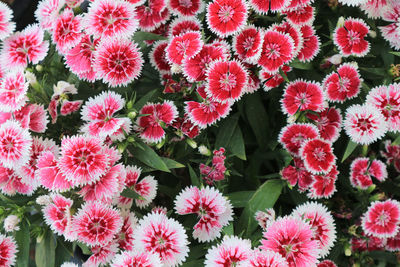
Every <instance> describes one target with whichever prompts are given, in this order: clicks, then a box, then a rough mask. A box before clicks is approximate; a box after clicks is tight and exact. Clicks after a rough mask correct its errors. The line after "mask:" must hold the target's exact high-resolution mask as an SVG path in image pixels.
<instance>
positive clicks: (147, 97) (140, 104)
mask: <svg viewBox="0 0 400 267" xmlns="http://www.w3.org/2000/svg"><path fill="white" fill-rule="evenodd" d="M156 92H157V89H154V90H151V91H150V92H148V93H147V94H145V95H144V96H142V97H141V98H140V99H139V100H138V101H137V102H135V104H133V108H134V109H136V110H140V109H141V108H142V107H143V106H144V105H146V103H147V102H149V101H150V99H151V98H152V97H153V96H154V94H155V93H156Z"/></svg>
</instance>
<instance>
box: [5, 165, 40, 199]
mask: <svg viewBox="0 0 400 267" xmlns="http://www.w3.org/2000/svg"><path fill="white" fill-rule="evenodd" d="M34 189H35V188H34V185H32V184H26V183H24V182H23V181H22V177H21V176H19V175H18V174H17V173H16V171H14V170H12V169H9V168H5V167H3V165H1V164H0V190H1V193H3V194H4V195H7V196H13V195H15V194H16V193H19V194H22V195H31V194H32V193H33V191H34Z"/></svg>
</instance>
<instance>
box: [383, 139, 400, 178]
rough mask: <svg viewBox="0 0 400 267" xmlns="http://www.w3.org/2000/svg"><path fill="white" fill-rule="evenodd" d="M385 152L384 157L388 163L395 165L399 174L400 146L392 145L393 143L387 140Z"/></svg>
mask: <svg viewBox="0 0 400 267" xmlns="http://www.w3.org/2000/svg"><path fill="white" fill-rule="evenodd" d="M384 144H385V151H381V154H382V156H383V157H385V158H386V163H387V164H388V165H389V164H392V163H393V165H394V167H395V169H396V171H397V172H400V145H392V141H390V140H386V141H385V142H384Z"/></svg>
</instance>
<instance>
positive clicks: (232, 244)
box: [204, 236, 252, 267]
mask: <svg viewBox="0 0 400 267" xmlns="http://www.w3.org/2000/svg"><path fill="white" fill-rule="evenodd" d="M251 253H252V250H251V242H250V240H248V239H241V238H239V237H236V236H225V237H224V239H223V240H222V242H221V243H220V244H219V245H217V246H213V247H211V248H209V249H208V251H207V254H206V260H205V262H204V264H205V266H210V267H217V266H220V267H223V266H248V264H249V261H250V257H251Z"/></svg>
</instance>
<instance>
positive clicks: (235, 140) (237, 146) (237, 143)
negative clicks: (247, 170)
mask: <svg viewBox="0 0 400 267" xmlns="http://www.w3.org/2000/svg"><path fill="white" fill-rule="evenodd" d="M228 149H229V150H230V151H231V152H232V154H233V155H235V156H236V157H238V158H240V159H242V160H246V150H245V146H244V140H243V135H242V131H241V130H240V127H239V125H237V126H236V128H235V131H234V132H233V134H232V137H231V140H230V142H229V144H228Z"/></svg>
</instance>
